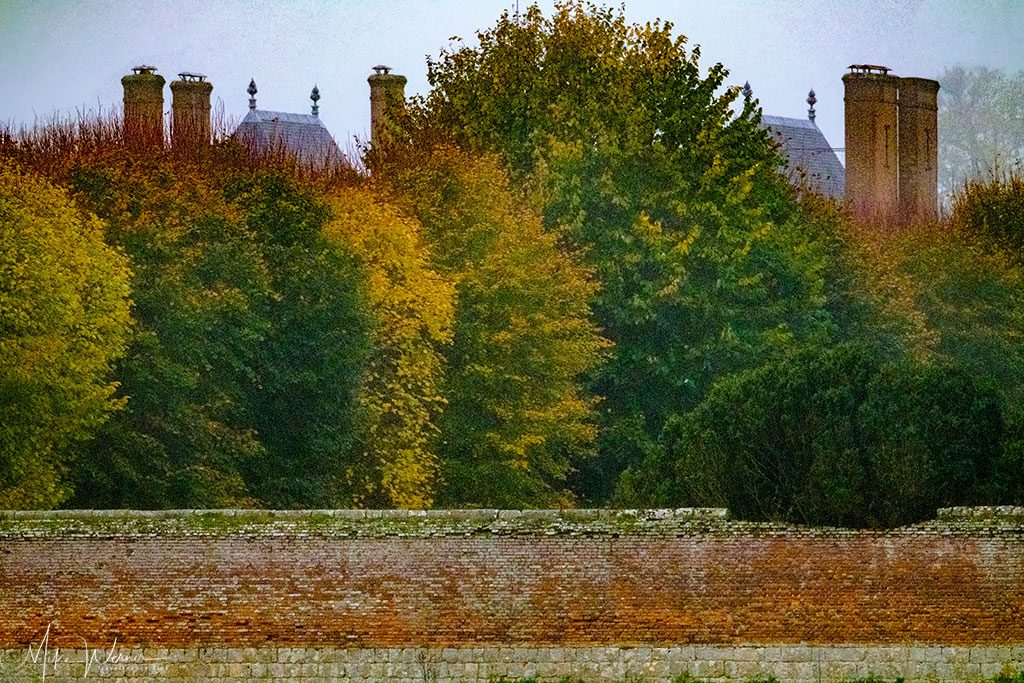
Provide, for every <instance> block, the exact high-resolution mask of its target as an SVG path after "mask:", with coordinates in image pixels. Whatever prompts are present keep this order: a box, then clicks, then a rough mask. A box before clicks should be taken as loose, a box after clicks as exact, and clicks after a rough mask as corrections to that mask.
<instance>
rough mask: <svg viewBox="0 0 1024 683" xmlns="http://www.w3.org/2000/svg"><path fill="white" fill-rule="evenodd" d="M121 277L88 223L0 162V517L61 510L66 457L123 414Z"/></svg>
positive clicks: (115, 257) (49, 190) (122, 262)
mask: <svg viewBox="0 0 1024 683" xmlns="http://www.w3.org/2000/svg"><path fill="white" fill-rule="evenodd" d="M129 274H130V271H129V269H128V263H127V260H126V259H125V257H124V256H123V255H122V254H121V253H119V252H118V251H117V250H115V249H113V248H111V247H110V246H109V245H108V244H106V243H105V241H104V226H103V224H102V223H101V222H100V221H99V220H97V219H96V217H95V216H93V215H90V214H86V213H83V212H81V211H80V210H79V209H78V207H76V206H75V204H74V202H73V201H72V200H71V198H70V197H69V196H68V195H67V193H66V192H65V191H63V190H60V189H58V188H56V187H54V186H53V185H51V184H50V183H48V182H47V181H45V180H43V179H41V178H39V177H36V176H34V175H33V174H31V173H29V172H27V171H26V170H24V169H22V168H20V167H19V166H17V165H15V164H13V163H11V162H9V161H8V160H5V159H3V158H2V157H0V415H2V419H0V508H10V507H20V508H36V507H52V506H54V505H57V504H59V503H61V502H62V501H64V500H65V499H66V498H67V497H68V495H69V494H70V487H69V486H68V482H67V480H66V476H65V475H66V474H67V471H68V469H69V468H70V467H71V466H72V465H73V460H74V459H73V451H72V450H71V449H72V446H76V445H79V444H81V443H82V442H84V441H86V440H87V439H88V438H89V437H90V436H92V434H93V433H94V432H95V431H96V429H97V428H98V427H99V426H100V425H101V424H102V423H103V422H104V420H106V419H107V418H108V417H109V415H110V414H111V413H112V412H114V411H116V410H117V409H119V408H122V407H123V405H124V402H123V400H121V399H119V398H117V397H116V396H115V391H116V389H117V384H116V383H115V382H114V381H112V379H111V378H110V375H109V373H110V368H111V365H112V364H113V363H114V362H115V361H117V359H118V358H119V357H120V356H121V355H122V354H123V353H124V351H125V344H126V339H127V336H128V330H129V313H128V306H129V301H128V279H129Z"/></svg>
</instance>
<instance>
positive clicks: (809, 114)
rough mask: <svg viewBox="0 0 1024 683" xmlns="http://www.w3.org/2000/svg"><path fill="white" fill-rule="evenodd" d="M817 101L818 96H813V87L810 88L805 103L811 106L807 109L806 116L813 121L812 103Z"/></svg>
mask: <svg viewBox="0 0 1024 683" xmlns="http://www.w3.org/2000/svg"><path fill="white" fill-rule="evenodd" d="M817 103H818V98H817V97H815V96H814V88H811V92H809V93H807V104H809V105H811V108H810V109H808V110H807V118H809V119H810V120H811V123H813V122H814V116H815V111H814V105H815V104H817Z"/></svg>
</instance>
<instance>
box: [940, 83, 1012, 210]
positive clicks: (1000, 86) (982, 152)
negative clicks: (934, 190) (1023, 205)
mask: <svg viewBox="0 0 1024 683" xmlns="http://www.w3.org/2000/svg"><path fill="white" fill-rule="evenodd" d="M939 83H940V84H941V86H942V87H941V88H940V89H939V191H940V194H941V195H943V196H945V197H950V196H951V195H952V194H954V193H956V192H959V191H960V190H961V189H963V186H964V184H965V183H966V182H968V181H970V180H984V179H986V178H988V177H989V176H990V175H991V174H993V173H996V174H999V173H1001V172H1003V171H1007V170H1012V169H1014V168H1016V169H1018V170H1019V168H1020V165H1021V163H1022V160H1024V104H1022V103H1024V72H1020V73H1017V74H1015V75H1013V74H1011V75H1007V74H1005V73H1003V72H1002V71H1000V70H998V69H989V68H987V67H975V68H966V67H963V66H955V67H953V68H949V69H946V70H945V71H944V72H943V73H942V76H940V77H939Z"/></svg>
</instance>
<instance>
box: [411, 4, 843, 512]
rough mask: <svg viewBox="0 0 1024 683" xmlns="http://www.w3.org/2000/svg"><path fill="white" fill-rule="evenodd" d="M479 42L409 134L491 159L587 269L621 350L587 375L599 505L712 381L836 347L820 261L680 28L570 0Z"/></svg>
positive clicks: (779, 183) (761, 150) (765, 145)
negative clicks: (443, 138) (598, 409)
mask: <svg viewBox="0 0 1024 683" xmlns="http://www.w3.org/2000/svg"><path fill="white" fill-rule="evenodd" d="M478 38H479V45H478V46H461V47H459V48H457V49H455V50H451V51H445V52H442V53H441V56H440V58H439V59H437V60H432V61H430V62H429V64H428V68H429V70H428V78H429V80H430V83H431V85H432V86H433V89H432V90H431V92H430V93H429V95H428V96H427V97H426V99H425V101H423V102H422V106H421V108H420V110H419V111H418V112H414V113H413V116H412V119H413V125H414V127H415V126H419V127H420V128H422V129H427V130H440V131H443V132H444V133H446V134H448V135H450V136H451V137H452V138H453V139H454V140H455V141H456V142H457V143H459V144H461V145H463V146H465V147H467V148H469V149H483V150H491V151H493V152H495V153H497V154H498V155H499V157H500V158H501V160H502V161H503V163H504V164H506V165H507V167H508V168H509V169H511V172H512V173H513V175H514V177H515V178H516V179H517V182H518V183H519V184H520V185H521V186H522V187H524V188H526V189H527V190H529V191H530V197H531V201H533V202H536V203H537V205H539V206H540V207H541V208H542V211H543V217H544V223H545V226H546V227H547V228H548V229H550V230H552V231H553V232H555V233H556V234H558V235H560V237H561V239H562V241H563V243H564V244H566V245H568V246H569V248H570V249H572V250H574V251H578V252H579V253H581V254H583V256H584V258H585V259H586V262H587V264H588V265H590V266H591V267H592V268H593V269H594V271H595V273H596V275H597V277H598V280H599V281H600V283H601V289H600V290H598V291H597V292H596V293H595V297H594V299H593V302H592V305H593V310H594V312H595V317H596V320H597V322H598V325H599V326H600V328H601V329H602V331H603V333H604V334H605V335H606V336H607V337H609V338H610V339H611V340H612V341H613V342H614V351H613V353H612V356H611V358H610V360H609V362H608V363H607V364H604V365H603V366H601V367H599V368H597V369H596V371H595V372H594V373H592V375H591V378H590V379H591V387H592V390H593V391H594V392H595V393H596V394H597V395H599V396H602V397H603V408H604V409H603V410H602V416H603V420H602V431H603V435H602V444H603V445H602V448H601V452H602V455H601V457H600V458H599V459H598V460H596V461H595V466H594V468H593V469H592V470H591V471H590V472H589V475H588V476H585V477H583V479H582V481H581V482H579V484H578V485H579V486H580V488H581V489H582V490H583V491H584V492H585V494H586V495H587V496H588V497H590V498H592V499H597V500H601V499H603V498H605V497H606V496H607V495H608V494H609V492H610V488H611V486H613V485H614V480H615V476H616V475H617V473H618V471H620V470H621V469H622V468H623V467H625V465H626V464H628V462H629V460H630V459H631V458H634V457H640V454H642V453H643V452H644V451H645V449H646V448H647V447H648V446H650V445H651V443H652V442H653V440H654V439H655V438H656V436H657V434H658V433H659V432H660V430H661V428H662V425H663V423H664V421H665V419H666V418H667V417H668V416H669V415H671V414H673V413H675V412H678V411H682V410H686V409H688V408H691V407H693V406H695V405H696V404H697V403H699V402H700V400H701V399H702V397H703V396H704V395H705V394H706V392H707V391H708V389H709V387H710V386H711V385H712V384H713V382H714V380H715V379H716V378H718V377H721V376H723V375H726V374H728V373H731V372H736V371H740V370H743V369H746V368H750V367H755V366H756V365H758V364H760V363H762V362H764V361H765V360H766V359H770V358H773V357H777V356H778V355H780V354H782V353H784V352H785V351H786V350H788V349H791V348H792V347H794V346H797V345H800V344H804V343H818V342H820V341H822V340H824V339H826V338H827V337H828V335H829V334H830V333H831V331H832V330H833V329H834V324H833V322H832V321H831V320H830V318H829V315H828V312H827V311H826V310H825V302H826V297H827V292H826V290H825V285H824V280H823V278H824V270H825V268H826V266H827V250H825V249H824V248H823V245H822V244H821V243H820V242H819V241H818V235H817V233H816V232H815V231H814V230H811V229H808V226H807V221H806V217H805V216H804V215H802V214H801V212H800V209H799V206H798V204H797V202H796V200H795V194H794V191H793V190H792V189H791V188H790V187H789V185H788V183H787V182H786V181H785V179H784V178H783V177H781V176H780V175H779V174H778V173H777V171H776V169H777V168H778V167H779V166H780V163H781V161H780V159H779V157H777V156H776V152H775V151H774V150H773V147H772V145H771V143H770V141H769V139H768V136H767V135H766V134H765V133H764V132H763V131H762V130H761V129H760V127H759V125H758V116H759V114H758V112H757V110H756V109H755V107H754V105H753V104H750V105H745V106H744V108H743V110H742V112H740V113H739V114H738V115H737V113H736V112H735V111H734V110H733V109H732V106H733V102H734V100H735V98H736V96H737V94H738V89H737V88H724V89H723V88H722V86H723V84H724V80H725V78H726V75H727V72H726V70H725V69H724V67H722V66H721V65H720V64H716V65H714V66H712V67H711V68H710V69H709V70H708V71H707V74H706V75H702V74H701V69H700V67H699V64H698V57H699V50H698V49H696V48H695V49H694V50H693V51H692V52H690V53H687V51H686V49H685V38H682V37H675V36H674V35H673V30H672V25H671V24H668V23H660V22H655V23H653V24H647V25H644V26H638V25H629V24H627V23H626V21H625V19H624V17H623V15H622V13H621V12H620V13H616V12H614V11H612V10H608V9H603V8H598V7H595V6H593V5H586V6H584V5H583V4H581V3H576V2H569V3H562V4H558V5H557V6H556V10H555V12H554V15H553V16H552V17H551V18H545V17H544V16H543V15H542V14H541V12H540V10H539V9H538V8H537V7H535V6H534V7H531V8H530V9H529V10H527V12H526V13H525V14H524V15H522V16H521V17H518V18H513V17H510V16H509V15H508V14H507V13H506V14H505V15H503V16H502V17H501V19H500V20H499V21H498V23H497V25H496V26H494V27H493V28H491V29H490V30H487V31H485V32H482V33H480V34H479V36H478Z"/></svg>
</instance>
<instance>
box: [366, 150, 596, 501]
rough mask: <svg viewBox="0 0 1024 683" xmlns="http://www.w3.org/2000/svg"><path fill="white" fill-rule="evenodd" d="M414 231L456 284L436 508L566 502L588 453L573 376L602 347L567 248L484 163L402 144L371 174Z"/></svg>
mask: <svg viewBox="0 0 1024 683" xmlns="http://www.w3.org/2000/svg"><path fill="white" fill-rule="evenodd" d="M378 178H381V179H383V180H385V181H387V182H389V183H390V184H391V187H392V188H393V190H394V191H395V193H396V194H395V196H396V197H398V198H400V199H399V201H403V202H405V204H406V205H407V206H408V208H409V210H410V211H412V212H413V213H414V214H415V215H416V216H417V217H418V218H419V219H420V221H422V224H423V229H424V235H425V237H426V240H427V243H428V245H429V247H430V249H431V263H432V265H433V266H434V267H435V268H437V269H438V270H439V271H440V272H441V273H444V274H445V275H447V276H448V277H449V278H451V279H452V281H454V282H455V283H456V291H457V307H456V313H455V332H454V339H453V343H452V346H451V348H450V349H449V350H448V353H447V359H448V370H447V374H446V377H445V390H444V396H445V398H446V399H447V401H448V405H447V406H446V408H445V411H444V414H443V415H442V416H441V418H440V420H439V426H440V428H441V434H440V436H439V446H438V451H439V455H440V457H441V459H442V472H443V475H442V476H443V478H444V480H445V481H444V484H445V486H444V489H443V490H442V495H441V499H442V501H443V502H444V503H445V504H446V505H467V504H468V505H485V506H495V507H498V506H500V507H518V506H523V507H537V506H554V505H571V504H572V503H573V497H572V494H571V493H569V492H568V491H567V490H566V489H565V483H566V478H567V476H568V475H569V474H570V473H571V472H572V471H573V470H574V469H575V467H576V466H577V465H578V463H579V462H580V461H581V460H582V459H583V458H586V457H588V456H589V455H591V454H592V453H593V444H594V438H595V436H596V428H595V426H594V419H593V411H594V407H595V403H596V399H595V398H594V397H593V396H590V395H588V393H587V392H586V390H585V388H584V380H583V378H584V377H585V376H586V373H588V372H590V371H592V370H593V368H594V367H595V366H596V365H597V364H598V363H599V362H600V361H601V358H602V354H603V353H604V350H605V348H606V346H607V342H606V341H605V340H604V339H603V338H602V337H601V335H600V334H599V332H598V329H597V326H596V325H595V323H594V321H593V319H592V317H591V312H590V301H591V299H592V297H593V296H594V294H595V292H596V291H597V284H596V282H595V281H594V279H593V275H592V273H591V272H590V271H589V270H588V269H587V268H585V267H584V266H582V265H581V264H580V263H579V262H578V261H577V260H576V259H575V258H574V257H573V256H572V255H570V254H569V253H567V252H565V251H563V250H562V249H561V248H560V247H559V246H558V244H557V240H556V237H555V236H554V235H553V234H551V233H548V232H546V231H545V230H544V228H543V226H542V224H541V218H540V216H539V215H538V214H537V213H536V212H535V211H532V210H531V209H530V208H529V207H528V206H527V205H526V203H525V201H524V200H523V198H522V197H521V196H520V195H518V194H517V193H516V192H515V191H514V190H513V188H512V187H511V186H510V181H509V178H508V175H507V174H506V172H505V171H504V170H502V168H501V166H500V165H499V163H498V162H497V161H496V160H495V159H493V158H490V157H475V156H473V155H471V154H468V153H464V152H462V151H459V150H458V149H456V148H454V147H450V146H446V145H443V144H441V145H436V146H434V147H432V148H431V147H429V146H427V145H411V146H409V147H408V148H407V149H402V150H401V152H400V153H398V154H393V155H389V156H388V157H387V159H386V160H385V162H384V165H383V166H382V167H381V172H380V173H379V174H378Z"/></svg>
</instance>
